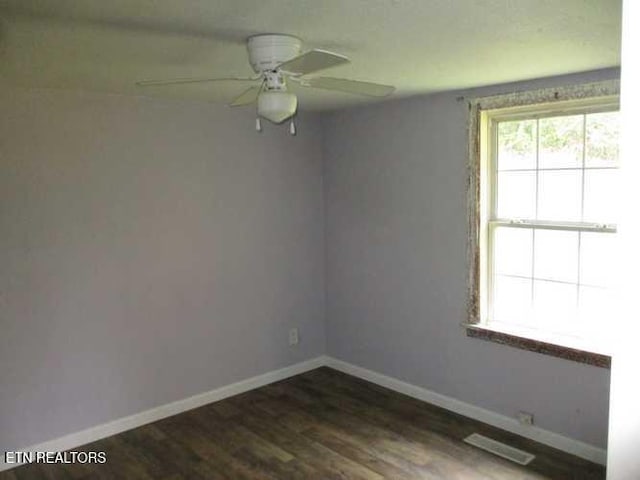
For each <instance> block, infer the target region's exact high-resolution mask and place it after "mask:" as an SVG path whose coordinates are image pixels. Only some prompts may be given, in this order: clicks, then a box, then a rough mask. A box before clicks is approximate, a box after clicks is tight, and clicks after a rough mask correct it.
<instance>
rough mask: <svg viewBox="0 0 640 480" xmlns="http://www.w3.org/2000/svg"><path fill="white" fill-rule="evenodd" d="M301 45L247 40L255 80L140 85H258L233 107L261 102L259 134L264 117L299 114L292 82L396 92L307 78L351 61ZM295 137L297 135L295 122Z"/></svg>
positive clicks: (286, 39) (285, 39)
mask: <svg viewBox="0 0 640 480" xmlns="http://www.w3.org/2000/svg"><path fill="white" fill-rule="evenodd" d="M301 46H302V42H301V41H300V39H299V38H297V37H294V36H292V35H281V34H262V35H254V36H252V37H249V38H248V39H247V50H248V52H249V63H250V64H251V67H252V68H253V70H254V71H255V72H256V75H255V76H253V77H247V78H242V77H227V78H176V79H170V80H144V81H141V82H137V85H138V86H140V87H149V86H162V85H178V84H189V83H202V82H229V81H237V82H243V83H246V82H254V83H255V85H254V86H252V87H250V88H248V89H247V90H245V91H244V92H242V93H241V94H240V95H239V96H237V97H236V98H235V99H233V100H232V101H231V103H230V104H229V105H230V106H232V107H240V106H245V105H251V104H253V103H256V102H257V104H258V105H257V113H258V117H257V118H256V130H258V131H260V130H262V126H261V124H260V118H261V117H262V118H266V119H267V120H269V121H271V122H273V123H276V124H278V123H282V122H284V121H285V120H287V119H288V118H292V117H293V116H294V115H295V113H296V110H297V108H298V98H297V97H296V95H295V93H292V92H289V91H288V89H287V84H288V83H290V82H294V83H296V84H298V85H300V86H301V87H311V88H321V89H325V90H335V91H339V92H346V93H352V94H356V95H367V96H371V97H386V96H387V95H391V93H393V91H394V90H395V87H392V86H390V85H380V84H378V83H371V82H362V81H356V80H347V79H344V78H333V77H307V75H309V74H311V73H315V72H318V71H320V70H324V69H325V68H330V67H335V66H338V65H343V64H345V63H349V59H348V58H347V57H345V56H344V55H340V54H337V53H333V52H329V51H326V50H319V49H313V50H309V51H308V52H305V53H303V54H300V49H301ZM291 134H292V135H295V124H294V123H293V120H292V122H291Z"/></svg>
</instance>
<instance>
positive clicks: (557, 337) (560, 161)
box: [472, 96, 619, 352]
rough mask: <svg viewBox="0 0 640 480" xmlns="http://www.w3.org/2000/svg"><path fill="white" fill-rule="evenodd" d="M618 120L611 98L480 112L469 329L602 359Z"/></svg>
mask: <svg viewBox="0 0 640 480" xmlns="http://www.w3.org/2000/svg"><path fill="white" fill-rule="evenodd" d="M618 117H619V115H618V103H617V98H616V97H615V96H606V97H602V96H601V97H598V98H595V99H593V98H592V99H586V100H585V99H579V100H576V99H571V100H566V101H554V102H552V103H547V102H545V103H542V104H533V105H532V104H528V105H519V106H515V107H502V108H484V109H479V111H478V116H477V119H478V124H477V128H478V131H479V136H478V138H479V140H478V148H477V152H476V153H477V154H478V158H477V162H478V165H477V166H478V174H479V175H478V182H477V187H478V192H477V195H476V196H475V200H476V204H477V205H475V208H474V210H475V211H476V214H477V219H476V220H477V221H476V224H477V232H476V233H477V235H478V242H477V245H476V246H477V250H478V251H477V255H478V258H477V267H478V268H477V274H478V279H477V280H478V281H477V284H476V285H475V288H477V292H475V293H476V296H477V301H478V305H477V309H476V315H477V316H476V318H474V319H472V320H473V323H475V324H476V325H477V326H480V327H486V328H488V329H491V330H494V331H498V332H504V333H511V334H514V335H517V336H518V337H523V338H532V339H536V340H541V341H545V342H550V343H552V344H555V345H566V346H570V347H576V346H579V348H581V349H582V348H583V347H584V346H585V345H587V346H589V347H588V348H587V349H588V350H589V351H592V350H594V351H601V352H602V351H606V349H602V348H593V347H594V345H595V344H596V343H597V342H596V341H595V340H594V339H599V338H602V334H603V333H604V332H605V331H606V325H607V314H608V312H611V307H610V303H609V302H610V298H609V296H608V293H609V291H610V286H611V283H612V271H611V268H612V264H613V262H612V261H611V257H612V255H613V253H614V252H615V250H616V239H617V235H616V213H617V208H616V200H617V198H616V191H617V187H616V184H617V178H618V120H619V119H618ZM603 327H604V328H603Z"/></svg>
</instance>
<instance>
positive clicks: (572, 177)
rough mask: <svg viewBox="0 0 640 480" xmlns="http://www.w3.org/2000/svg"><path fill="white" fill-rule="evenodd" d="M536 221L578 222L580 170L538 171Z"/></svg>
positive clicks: (580, 185)
mask: <svg viewBox="0 0 640 480" xmlns="http://www.w3.org/2000/svg"><path fill="white" fill-rule="evenodd" d="M538 175H539V180H538V181H539V184H538V219H539V220H564V221H571V222H578V221H580V204H581V197H582V171H581V170H547V171H540V172H539V173H538Z"/></svg>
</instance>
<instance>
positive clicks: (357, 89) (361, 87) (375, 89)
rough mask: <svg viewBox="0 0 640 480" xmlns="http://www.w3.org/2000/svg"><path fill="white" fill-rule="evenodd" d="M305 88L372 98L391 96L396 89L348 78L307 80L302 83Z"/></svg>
mask: <svg viewBox="0 0 640 480" xmlns="http://www.w3.org/2000/svg"><path fill="white" fill-rule="evenodd" d="M301 84H302V85H303V86H305V87H314V88H323V89H325V90H338V91H340V92H346V93H354V94H356V95H367V96H370V97H386V96H388V95H391V94H392V93H393V92H394V91H395V89H396V87H392V86H391V85H381V84H379V83H371V82H361V81H358V80H347V79H346V78H332V77H315V78H307V79H304V81H302V82H301Z"/></svg>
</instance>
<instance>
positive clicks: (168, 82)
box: [136, 77, 260, 87]
mask: <svg viewBox="0 0 640 480" xmlns="http://www.w3.org/2000/svg"><path fill="white" fill-rule="evenodd" d="M259 78H260V77H229V78H172V79H168V80H143V81H141V82H136V85H137V86H139V87H154V86H162V85H181V84H186V83H205V82H254V81H256V80H258V79H259Z"/></svg>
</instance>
